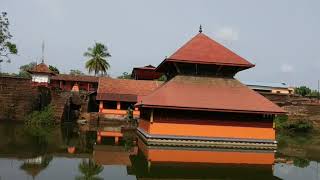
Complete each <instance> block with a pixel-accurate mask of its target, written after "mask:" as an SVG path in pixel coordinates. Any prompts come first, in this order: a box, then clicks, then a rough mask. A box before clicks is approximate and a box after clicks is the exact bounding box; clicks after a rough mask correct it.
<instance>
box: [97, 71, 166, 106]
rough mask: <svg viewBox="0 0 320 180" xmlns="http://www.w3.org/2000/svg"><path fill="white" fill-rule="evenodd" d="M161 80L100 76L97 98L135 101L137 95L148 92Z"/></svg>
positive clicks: (159, 83)
mask: <svg viewBox="0 0 320 180" xmlns="http://www.w3.org/2000/svg"><path fill="white" fill-rule="evenodd" d="M161 84H162V82H160V81H145V80H131V79H113V78H107V77H101V78H100V79H99V87H98V91H97V100H109V101H127V102H137V99H138V97H141V96H145V95H147V94H150V93H151V92H152V91H154V90H155V89H156V88H158V87H159V86H160V85H161Z"/></svg>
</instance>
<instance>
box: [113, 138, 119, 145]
mask: <svg viewBox="0 0 320 180" xmlns="http://www.w3.org/2000/svg"><path fill="white" fill-rule="evenodd" d="M114 143H115V144H116V145H118V144H119V137H114Z"/></svg>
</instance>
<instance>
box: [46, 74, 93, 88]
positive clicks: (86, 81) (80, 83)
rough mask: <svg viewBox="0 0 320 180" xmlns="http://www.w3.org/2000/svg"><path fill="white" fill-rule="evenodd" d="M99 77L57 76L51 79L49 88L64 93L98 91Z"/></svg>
mask: <svg viewBox="0 0 320 180" xmlns="http://www.w3.org/2000/svg"><path fill="white" fill-rule="evenodd" d="M98 82H99V77H95V76H86V75H69V74H57V75H55V76H52V77H51V82H50V86H51V87H54V88H59V89H61V90H64V91H71V90H72V89H75V88H74V87H75V86H76V87H78V89H79V90H83V91H88V92H94V91H96V90H97V89H98Z"/></svg>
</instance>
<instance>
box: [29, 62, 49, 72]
mask: <svg viewBox="0 0 320 180" xmlns="http://www.w3.org/2000/svg"><path fill="white" fill-rule="evenodd" d="M29 72H30V73H44V74H54V72H52V71H51V70H50V69H49V67H48V66H47V65H46V64H45V63H40V64H37V65H36V66H35V67H34V68H33V69H31V70H29Z"/></svg>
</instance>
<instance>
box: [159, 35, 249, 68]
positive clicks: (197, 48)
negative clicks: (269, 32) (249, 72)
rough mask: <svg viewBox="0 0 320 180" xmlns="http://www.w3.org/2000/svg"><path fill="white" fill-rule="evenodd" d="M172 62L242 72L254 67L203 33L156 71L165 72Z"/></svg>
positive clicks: (166, 60)
mask: <svg viewBox="0 0 320 180" xmlns="http://www.w3.org/2000/svg"><path fill="white" fill-rule="evenodd" d="M170 62H184V63H197V64H214V65H223V66H234V67H240V68H242V70H243V69H247V68H250V67H254V65H253V64H251V63H250V62H249V61H247V60H245V59H244V58H242V57H240V56H239V55H237V54H235V53H234V52H232V51H231V50H229V49H228V48H226V47H224V46H223V45H221V44H219V43H218V42H216V41H214V40H213V39H211V38H209V37H208V36H206V35H205V34H203V33H199V34H197V35H196V36H195V37H193V38H192V39H191V40H190V41H188V42H187V43H186V44H185V45H183V46H182V47H181V48H180V49H178V50H177V51H176V52H175V53H173V54H172V55H171V56H170V57H169V58H167V59H165V60H164V61H163V62H162V63H161V64H160V65H159V66H158V67H157V69H156V71H160V72H163V71H164V69H165V66H166V65H167V64H168V63H170Z"/></svg>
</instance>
